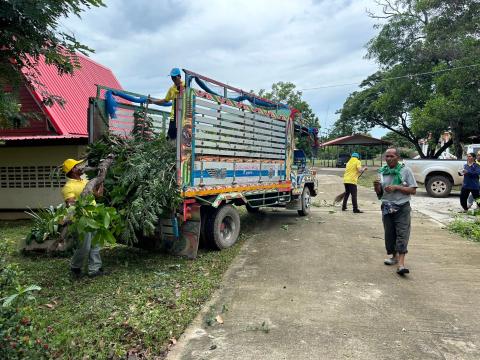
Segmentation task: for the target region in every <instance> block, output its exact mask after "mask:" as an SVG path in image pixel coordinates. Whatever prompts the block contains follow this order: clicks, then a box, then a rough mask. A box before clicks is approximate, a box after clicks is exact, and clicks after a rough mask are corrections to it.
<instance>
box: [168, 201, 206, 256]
mask: <svg viewBox="0 0 480 360" xmlns="http://www.w3.org/2000/svg"><path fill="white" fill-rule="evenodd" d="M175 226H177V225H176V222H172V221H171V220H170V219H163V220H162V227H161V232H162V234H161V237H162V242H163V244H162V245H163V246H162V247H163V248H164V249H165V250H166V251H168V252H169V253H170V254H172V255H178V256H186V257H187V258H189V259H195V258H196V257H197V253H198V244H199V242H200V229H201V222H200V206H192V207H191V210H190V219H189V220H187V221H185V222H183V223H182V224H181V225H180V228H179V229H175Z"/></svg>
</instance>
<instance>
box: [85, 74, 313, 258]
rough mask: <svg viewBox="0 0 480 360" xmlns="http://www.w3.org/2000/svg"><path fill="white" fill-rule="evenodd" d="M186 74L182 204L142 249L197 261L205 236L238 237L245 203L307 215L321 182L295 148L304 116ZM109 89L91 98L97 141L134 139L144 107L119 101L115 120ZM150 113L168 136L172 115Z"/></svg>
mask: <svg viewBox="0 0 480 360" xmlns="http://www.w3.org/2000/svg"><path fill="white" fill-rule="evenodd" d="M183 71H184V73H185V85H186V86H185V89H184V90H183V91H181V92H180V94H179V95H178V97H177V99H176V101H175V109H174V110H175V114H176V119H177V140H176V152H177V156H176V159H177V164H176V171H177V175H176V180H177V184H178V186H179V190H180V192H181V195H182V198H183V206H181V208H180V209H172V210H174V211H172V214H173V215H172V217H171V218H166V219H162V221H161V222H160V224H159V229H158V236H156V237H155V238H153V239H143V240H142V241H141V242H140V243H139V244H138V246H140V247H144V248H150V249H160V248H163V249H166V250H168V251H170V252H172V253H174V254H178V255H185V256H188V257H190V258H195V256H196V254H197V250H198V245H199V242H200V239H202V241H206V242H208V243H210V244H212V245H214V246H215V247H216V248H218V249H224V248H228V247H230V246H232V245H233V244H234V243H235V242H236V241H237V239H238V236H239V232H240V216H239V213H238V207H239V206H246V208H247V210H248V211H249V212H256V211H258V209H260V208H263V207H284V208H286V209H289V210H296V211H297V212H298V214H299V215H300V216H306V215H308V213H309V212H310V206H311V197H313V196H315V195H316V193H317V180H316V177H315V172H314V171H313V170H311V169H309V168H308V167H307V166H306V161H305V154H304V153H303V151H301V150H295V149H294V147H295V138H294V136H295V131H296V130H297V131H302V130H304V131H305V128H304V127H302V125H301V122H300V117H301V114H300V113H299V112H298V111H297V110H296V109H292V108H290V107H288V106H286V105H284V104H280V103H275V102H272V101H269V100H266V99H262V98H259V97H258V96H255V95H253V94H250V93H248V92H245V91H242V90H240V89H237V88H234V87H232V86H229V85H226V84H223V83H221V82H218V81H215V80H212V79H209V78H207V77H204V76H202V75H199V74H196V73H194V72H191V71H189V70H183ZM212 88H214V89H215V91H214V90H212ZM105 91H109V92H110V94H112V93H113V94H116V93H118V92H116V91H115V89H109V88H106V87H102V86H99V87H98V91H97V97H96V98H92V99H90V108H89V139H90V141H94V140H96V139H98V138H99V137H100V136H102V135H103V134H104V133H105V132H106V131H110V132H112V133H117V134H120V135H125V136H128V133H129V131H131V129H132V127H133V113H134V112H135V111H136V110H138V109H139V107H138V106H136V105H132V104H131V103H125V102H124V103H121V102H120V103H119V104H118V110H117V113H118V115H117V116H116V117H115V118H112V117H111V116H109V115H108V111H106V105H107V104H106V101H105V96H104V94H105ZM123 93H127V94H129V95H131V96H139V94H134V93H128V92H125V91H123ZM142 106H143V105H142ZM143 110H144V111H146V112H147V113H148V116H149V117H150V118H151V119H153V121H154V129H155V131H156V133H157V135H158V136H165V134H166V129H167V128H168V121H169V115H170V113H169V112H166V111H162V110H157V109H154V108H153V107H152V106H148V105H145V106H143Z"/></svg>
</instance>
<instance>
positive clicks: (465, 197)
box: [460, 187, 480, 210]
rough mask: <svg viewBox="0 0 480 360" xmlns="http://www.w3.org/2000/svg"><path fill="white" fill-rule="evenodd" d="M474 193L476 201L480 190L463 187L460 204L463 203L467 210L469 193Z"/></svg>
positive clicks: (464, 208)
mask: <svg viewBox="0 0 480 360" xmlns="http://www.w3.org/2000/svg"><path fill="white" fill-rule="evenodd" d="M470 193H472V196H473V198H474V199H475V201H476V200H477V199H478V198H479V197H480V191H479V190H478V189H476V190H472V189H465V188H463V187H462V190H461V191H460V205H462V208H463V210H467V209H468V206H467V200H468V195H470Z"/></svg>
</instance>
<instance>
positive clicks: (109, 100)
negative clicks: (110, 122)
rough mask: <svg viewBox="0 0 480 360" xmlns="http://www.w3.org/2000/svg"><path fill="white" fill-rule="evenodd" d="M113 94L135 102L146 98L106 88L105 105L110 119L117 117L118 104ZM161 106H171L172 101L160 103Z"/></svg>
mask: <svg viewBox="0 0 480 360" xmlns="http://www.w3.org/2000/svg"><path fill="white" fill-rule="evenodd" d="M113 95H115V96H118V97H121V98H122V99H125V100H128V101H131V102H133V103H137V104H144V103H145V102H147V100H148V98H147V97H146V96H140V97H135V96H132V95H129V94H126V93H124V92H121V91H116V90H107V92H106V93H105V106H106V108H107V113H108V115H110V117H111V118H112V119H115V118H116V117H117V114H116V111H117V106H118V103H117V100H115V98H114V97H113ZM161 106H172V103H171V102H168V103H165V104H162V105H161Z"/></svg>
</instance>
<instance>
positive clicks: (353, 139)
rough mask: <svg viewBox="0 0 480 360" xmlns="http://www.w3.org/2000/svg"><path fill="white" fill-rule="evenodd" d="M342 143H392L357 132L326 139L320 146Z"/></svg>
mask: <svg viewBox="0 0 480 360" xmlns="http://www.w3.org/2000/svg"><path fill="white" fill-rule="evenodd" d="M340 145H365V146H369V145H370V146H371V145H387V146H388V145H391V142H389V141H385V140H382V139H376V138H373V137H371V136H367V135H361V134H355V135H348V136H342V137H339V138H336V139H333V140H329V141H326V142H324V143H322V144H320V147H325V146H340Z"/></svg>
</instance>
